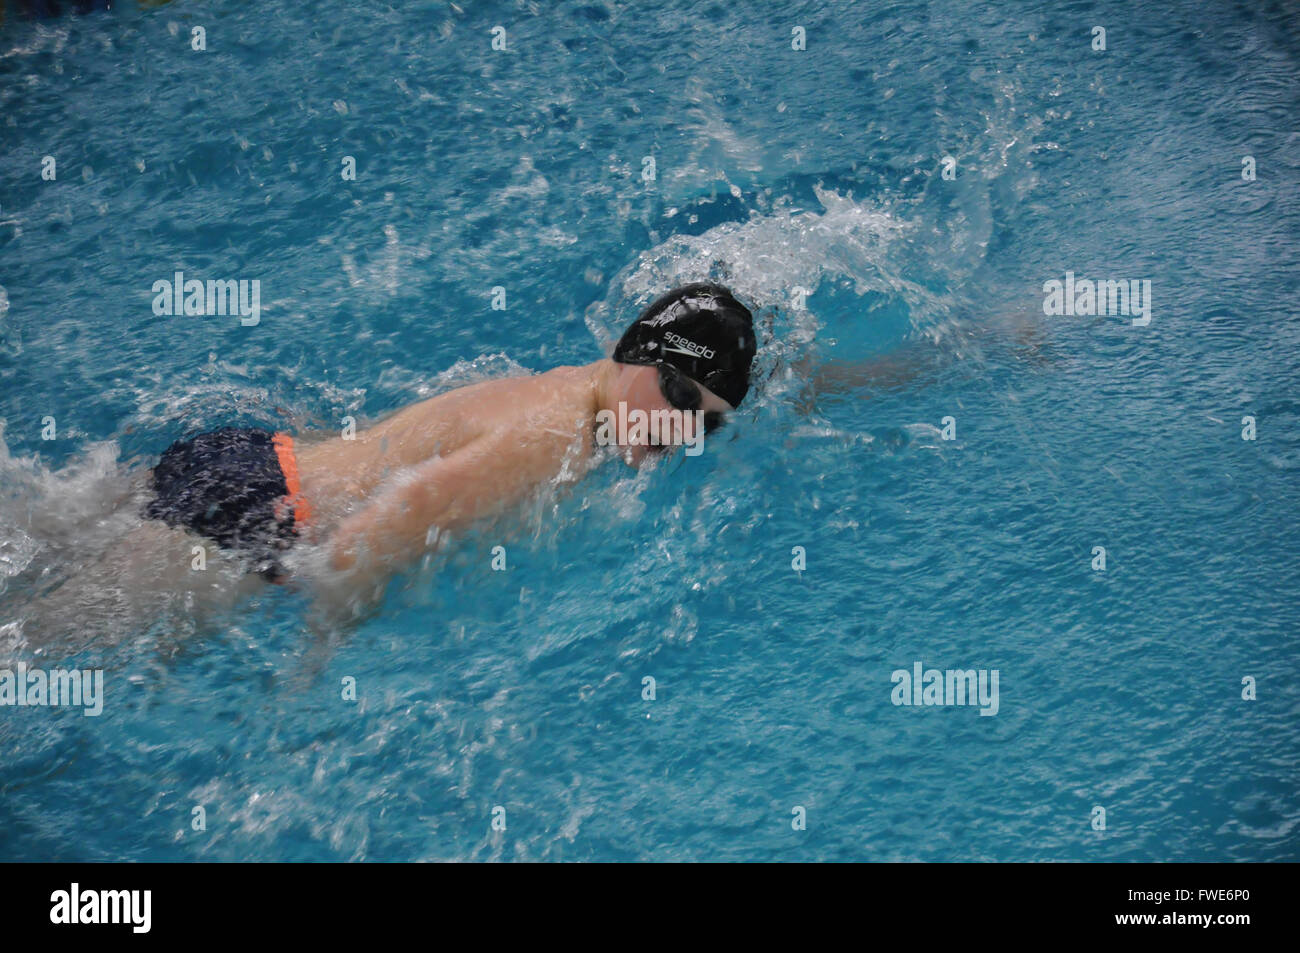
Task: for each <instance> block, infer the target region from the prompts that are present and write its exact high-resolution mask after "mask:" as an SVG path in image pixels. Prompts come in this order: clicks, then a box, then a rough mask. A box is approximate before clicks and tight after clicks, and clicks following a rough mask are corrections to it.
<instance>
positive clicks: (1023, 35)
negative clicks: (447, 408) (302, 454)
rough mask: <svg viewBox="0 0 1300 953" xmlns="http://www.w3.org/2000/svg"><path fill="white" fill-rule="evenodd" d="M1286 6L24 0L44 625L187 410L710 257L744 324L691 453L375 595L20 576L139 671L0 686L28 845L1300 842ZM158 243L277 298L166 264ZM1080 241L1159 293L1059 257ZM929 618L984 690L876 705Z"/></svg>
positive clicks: (4, 486) (387, 401) (342, 386)
mask: <svg viewBox="0 0 1300 953" xmlns="http://www.w3.org/2000/svg"><path fill="white" fill-rule="evenodd" d="M1298 20H1300V18H1297V17H1296V15H1295V12H1294V8H1290V7H1289V6H1288V4H1286V3H1262V4H1261V3H1245V2H1243V3H1228V2H1224V3H1204V2H1196V3H1190V2H1189V3H1159V4H1155V3H1153V4H1135V3H1114V4H1091V3H1076V2H1061V0H1052V2H1021V3H1010V4H1005V5H1003V4H986V3H975V2H961V0H942V2H934V3H922V2H913V0H908V2H901V3H891V4H866V3H863V4H856V3H850V2H845V0H837V2H805V3H797V2H796V3H790V4H787V3H775V2H772V3H754V4H730V3H726V4H724V3H711V2H696V0H674V2H656V3H649V2H645V3H639V2H629V3H615V2H609V0H596V2H589V3H572V2H564V3H553V4H552V3H546V4H533V3H525V2H510V3H507V2H477V0H469V2H462V3H460V4H459V5H452V4H450V3H446V2H412V3H394V4H381V3H371V2H358V3H348V4H342V3H325V2H319V3H306V2H297V3H295V2H290V0H267V2H261V3H256V4H254V3H241V2H236V0H212V2H209V0H177V2H174V3H171V4H166V5H161V6H158V7H155V8H151V9H144V10H137V9H134V8H128V9H121V10H118V9H115V10H113V11H111V12H95V13H89V14H86V15H81V16H77V15H72V14H62V15H58V16H53V17H47V18H44V19H35V18H31V17H27V16H22V15H19V13H18V9H17V5H15V4H14V3H12V2H11V3H10V4H9V8H8V11H7V14H6V16H5V18H4V21H3V25H0V143H2V145H0V419H2V421H3V430H2V431H0V436H2V438H3V442H2V443H0V587H3V589H2V590H0V591H3V592H4V593H5V594H0V625H4V624H6V623H10V624H11V625H10V632H11V633H14V632H17V631H18V629H17V627H15V626H14V625H13V623H19V622H21V621H22V620H23V618H24V613H26V612H27V611H28V610H27V609H26V608H25V606H27V604H28V603H27V601H26V600H27V596H28V595H30V593H32V592H33V591H35V590H36V589H39V588H40V586H41V585H42V581H43V580H48V579H52V578H55V577H56V576H58V575H59V573H60V572H68V571H70V570H69V567H70V566H81V565H82V564H83V563H85V562H88V561H94V560H95V559H96V558H97V557H96V555H95V554H96V553H97V552H99V551H100V550H102V548H103V547H104V546H106V545H107V544H108V543H109V542H111V540H112V538H114V537H115V536H116V535H118V534H119V533H120V532H121V531H122V529H123V527H124V526H125V525H127V523H126V522H124V521H127V522H129V520H131V519H134V517H133V516H131V515H130V512H131V511H130V510H129V508H126V509H123V508H122V507H121V506H119V505H118V503H119V502H120V499H119V497H120V495H121V494H120V493H118V491H117V490H115V489H114V488H120V487H121V486H122V485H123V481H124V480H129V479H130V477H131V475H133V474H134V475H136V476H138V475H139V474H140V473H141V472H143V469H144V468H146V467H148V466H149V465H151V464H152V463H153V462H154V461H156V459H157V455H158V454H159V453H160V452H161V451H162V449H163V448H164V447H166V446H167V445H168V443H170V441H171V440H173V439H175V438H176V437H178V436H180V435H181V434H183V433H186V432H190V431H193V430H196V429H201V428H205V427H215V426H222V425H229V424H249V425H259V426H267V427H275V428H280V429H288V430H292V431H295V432H301V431H304V430H310V429H334V428H337V427H339V426H340V423H339V421H340V420H342V418H344V417H347V416H352V417H355V418H356V419H357V420H358V421H360V422H362V423H363V424H364V423H365V422H368V421H373V420H375V419H378V418H380V417H382V416H383V415H384V414H385V413H387V412H389V411H391V410H393V409H395V408H397V407H400V406H402V405H405V404H407V403H410V402H412V401H414V400H418V399H420V398H422V397H426V396H430V395H432V394H435V393H439V392H441V391H444V390H446V389H448V388H451V387H454V386H456V385H458V384H462V383H465V382H468V381H472V380H479V379H483V378H487V377H495V376H501V375H505V374H517V373H532V372H538V371H542V370H545V369H548V368H550V367H553V366H556V365H558V364H565V363H569V364H576V363H586V362H589V361H593V360H596V359H597V358H599V357H601V356H603V355H604V354H605V353H606V349H607V348H608V346H609V345H610V344H611V343H612V342H613V340H615V338H616V336H617V334H618V333H620V331H621V330H622V328H623V327H624V326H625V325H626V324H627V323H628V322H629V321H630V320H631V319H632V318H634V317H635V316H636V314H637V312H638V310H639V309H640V308H641V307H644V305H645V304H646V303H647V302H648V301H649V300H651V299H652V298H653V297H655V296H656V295H658V294H659V293H661V292H662V291H665V290H667V289H668V288H670V287H672V286H673V285H674V284H677V283H680V282H682V281H685V280H692V279H699V278H705V277H710V278H714V279H718V280H722V281H725V282H726V283H727V284H728V285H730V286H731V287H732V288H733V289H734V290H735V291H736V293H737V294H738V295H740V296H741V297H742V298H743V299H744V300H746V301H748V302H750V303H751V304H752V305H753V307H754V309H755V311H756V314H757V315H758V320H759V324H760V327H761V329H762V331H761V335H760V338H761V340H762V348H761V350H760V354H759V359H758V365H759V373H760V376H761V383H759V384H758V385H757V386H756V388H755V389H754V390H753V391H751V395H750V397H749V399H748V400H747V402H746V404H745V406H744V407H743V408H742V411H741V412H740V413H738V414H737V415H735V416H734V418H733V420H732V422H731V424H730V425H729V427H728V428H727V429H726V431H725V434H726V437H725V439H719V440H716V441H713V442H711V443H710V444H709V446H708V449H707V451H706V452H705V453H704V454H703V455H702V456H700V457H696V458H685V459H683V458H681V457H678V458H677V459H675V460H674V461H671V462H669V463H668V464H666V465H664V466H661V467H658V468H656V469H647V470H644V471H640V472H635V471H632V470H630V469H627V468H624V467H621V465H618V464H613V465H610V466H607V467H604V468H602V469H601V470H599V471H597V472H596V473H595V474H594V475H593V476H591V477H590V478H588V479H587V480H586V481H585V482H583V483H582V484H581V485H579V486H578V487H577V488H576V489H575V490H572V491H570V492H567V493H543V494H542V495H541V496H540V497H538V498H537V500H536V501H534V502H533V503H531V504H530V505H529V506H528V507H527V511H526V512H525V513H524V514H522V516H521V518H520V519H519V520H518V521H517V522H516V524H515V525H513V526H510V527H506V526H502V525H493V526H492V527H489V528H485V529H484V530H482V531H481V532H478V533H474V534H470V535H468V536H467V537H466V538H464V539H461V540H458V541H456V545H454V546H452V547H450V548H449V549H447V550H445V551H443V552H441V553H439V554H436V558H431V559H430V560H427V561H426V563H425V564H424V565H422V566H419V567H416V568H414V569H412V571H411V572H410V573H408V574H407V575H405V576H404V577H403V578H402V579H400V580H397V581H396V582H394V584H393V585H392V586H391V587H390V588H389V590H388V593H387V596H386V598H385V600H384V602H383V604H382V606H381V607H380V608H379V609H378V610H377V611H376V612H374V613H373V614H371V615H369V616H368V617H367V618H365V619H364V620H363V621H361V622H360V623H358V624H357V625H356V626H354V627H353V628H352V629H351V630H350V631H348V632H346V633H341V634H340V633H336V634H335V635H334V636H333V637H331V638H329V639H324V640H323V639H322V638H321V637H320V636H319V635H318V634H313V632H312V631H311V628H310V625H309V618H308V614H309V608H308V606H307V603H306V599H305V596H304V595H303V594H302V593H301V592H298V591H294V590H292V589H286V588H284V587H272V586H266V587H263V588H261V589H256V590H254V594H253V596H252V597H251V598H250V599H249V600H247V601H246V602H245V603H243V604H241V605H240V606H239V608H238V609H237V610H236V611H235V612H234V613H233V615H231V616H230V617H229V618H227V619H224V620H223V621H222V623H221V624H220V625H219V626H216V627H205V626H203V625H200V624H199V623H197V622H195V621H194V620H193V619H191V617H190V615H189V614H188V613H187V611H186V607H185V606H184V605H181V604H177V605H175V606H173V607H172V611H170V612H169V613H164V614H161V615H159V616H158V617H157V618H155V619H153V620H152V623H151V624H137V623H132V624H130V625H127V624H125V623H124V622H123V621H122V619H118V618H105V619H98V618H91V619H87V620H86V622H85V625H84V626H83V631H82V632H80V633H79V634H80V635H81V636H84V637H85V639H87V640H89V641H90V642H91V643H92V645H91V647H90V648H88V649H85V650H83V651H82V652H80V653H78V654H75V655H74V656H71V657H69V658H67V659H65V658H63V657H50V656H49V654H48V652H46V653H41V652H39V651H38V650H37V647H35V646H32V645H30V644H28V643H25V642H24V641H23V640H22V638H21V637H19V636H17V635H13V634H11V635H10V637H9V639H8V641H4V642H0V646H3V648H4V659H3V661H0V667H4V666H12V665H13V664H15V663H16V662H17V661H20V660H25V661H26V662H27V663H29V664H33V665H35V664H45V665H49V666H54V665H58V664H62V663H64V662H67V663H68V664H73V663H75V664H78V665H82V666H87V667H89V666H102V667H103V669H104V671H105V676H104V677H105V686H106V689H105V691H106V698H105V705H104V712H103V714H102V715H101V716H99V717H85V716H83V715H82V714H81V713H80V712H79V711H75V710H74V711H69V710H59V709H51V708H12V707H6V708H0V859H4V860H200V861H227V860H229V861H234V860H493V859H502V860H591V861H611V860H890V861H893V860H927V861H935V860H1013V861H1024V860H1068V861H1090V860H1107V861H1115V860H1120V861H1131V860H1171V861H1172V860H1196V861H1200V860H1297V859H1300V793H1298V792H1300V644H1298V643H1300V603H1298V602H1297V585H1298V584H1300V545H1298V544H1297V540H1296V510H1297V506H1298V505H1300V485H1298V480H1297V477H1298V476H1300V396H1298V394H1297V385H1298V383H1300V380H1298V378H1300V375H1298V374H1297V358H1296V355H1297V352H1298V351H1300V317H1298V316H1297V308H1296V301H1297V300H1298V296H1300V267H1298V266H1300V188H1297V185H1298V184H1300V27H1298V25H1297V24H1298ZM497 26H501V27H503V28H504V31H505V32H504V37H505V49H504V50H494V49H493V39H494V33H493V28H494V27H497ZM1096 26H1102V27H1104V28H1105V31H1106V39H1105V49H1104V50H1103V49H1094V45H1095V38H1094V30H1093V28H1094V27H1096ZM196 27H202V28H203V35H204V44H205V45H206V49H204V50H202V51H200V50H195V49H194V48H193V43H194V39H193V38H194V32H193V31H194V29H195V28H196ZM796 27H802V28H803V31H804V36H806V49H801V50H800V49H793V48H792V46H798V45H799V43H798V40H799V35H798V34H797V32H795V28H796ZM47 156H50V157H53V158H54V159H55V169H56V174H55V178H54V179H53V180H48V179H46V178H43V177H42V171H43V168H45V164H44V160H45V157H47ZM348 156H350V157H352V158H353V159H354V160H355V164H356V169H357V175H356V178H355V181H352V180H345V179H344V178H343V176H342V174H341V172H342V169H343V167H344V157H348ZM945 157H950V158H951V160H952V161H951V162H948V163H945ZM1246 157H1250V159H1251V160H1253V162H1250V163H1247V162H1244V160H1245V158H1246ZM648 159H649V160H652V163H653V177H652V178H650V177H649V170H650V169H651V165H650V163H648V162H647V160H648ZM1250 166H1253V169H1254V177H1253V179H1251V178H1249V176H1248V175H1247V176H1243V172H1247V171H1248V167H1250ZM945 168H947V169H948V170H949V171H950V177H945V175H944V171H945ZM176 271H183V272H185V273H186V274H187V276H194V277H200V278H223V279H224V278H229V279H236V280H238V279H248V280H252V279H256V280H258V281H259V282H260V287H261V310H260V319H259V321H258V323H257V324H256V325H251V326H246V325H244V324H242V323H241V321H240V320H239V318H238V317H231V316H213V317H198V316H190V317H185V316H170V317H167V316H162V317H160V316H157V315H155V314H154V312H153V309H152V302H153V298H154V295H153V293H152V291H151V288H152V286H153V283H154V282H155V281H157V280H159V279H170V278H171V277H172V275H173V274H174V272H176ZM1067 272H1069V273H1071V274H1073V275H1074V276H1076V277H1078V278H1088V279H1092V280H1107V279H1109V280H1116V281H1120V280H1122V281H1124V282H1126V283H1127V282H1129V281H1138V282H1139V283H1140V282H1143V281H1148V282H1150V285H1149V288H1150V297H1149V304H1150V313H1149V317H1150V320H1149V323H1146V324H1135V323H1134V321H1133V319H1132V318H1131V317H1129V316H1124V315H1097V316H1093V315H1081V314H1073V315H1071V314H1062V315H1051V316H1049V315H1046V314H1044V299H1045V296H1046V295H1045V290H1044V285H1045V283H1047V282H1050V281H1053V280H1058V281H1062V282H1063V281H1064V280H1065V278H1066V273H1067ZM498 287H500V288H504V289H505V295H506V305H507V306H506V308H505V310H493V308H492V298H493V290H492V289H494V288H498ZM1139 287H1141V285H1140V284H1139ZM46 418H53V420H54V421H55V422H56V425H57V435H56V437H55V439H52V440H50V439H43V429H44V427H45V424H44V422H45V420H46ZM945 418H950V420H945ZM1245 418H1251V420H1252V421H1253V427H1254V433H1253V436H1254V439H1243V433H1244V432H1247V431H1248V428H1249V427H1250V426H1252V424H1249V423H1247V422H1246V421H1245ZM948 438H951V439H948ZM115 493H117V496H114V494H115ZM498 545H502V546H505V547H506V550H507V553H508V560H507V566H508V568H507V569H506V570H505V571H503V572H497V571H493V570H492V569H491V560H492V549H493V547H495V546H498ZM796 547H801V548H802V549H801V551H800V552H801V555H799V554H797V553H796ZM1098 547H1102V548H1104V550H1105V568H1104V570H1102V569H1100V567H1099V563H1098V556H1097V548H1098ZM800 560H801V561H800ZM795 565H799V566H800V567H802V568H800V569H798V570H796V569H795V568H793V567H794V566H795ZM115 626H116V628H115ZM42 659H43V661H42ZM918 662H919V663H922V665H923V667H924V668H936V669H962V670H965V669H976V670H987V671H992V670H997V672H998V673H999V683H998V684H999V696H998V706H997V712H996V714H995V715H992V716H989V717H985V716H981V714H980V712H979V710H978V709H977V708H976V707H970V706H966V707H962V706H945V707H937V706H924V705H922V706H920V707H916V706H908V705H896V704H894V700H893V695H894V681H893V679H892V675H893V673H894V672H895V671H896V670H905V671H908V672H910V671H911V670H912V668H913V666H914V664H915V663H918ZM346 678H353V679H355V680H356V685H357V699H356V700H355V701H351V700H344V699H343V698H342V697H341V696H342V692H341V685H342V684H343V680H344V679H346ZM646 678H652V679H653V680H654V686H655V692H654V695H655V697H654V698H653V700H647V699H646V698H645V697H643V696H644V694H645V693H646V689H645V685H646V684H647V683H646V682H645V681H644V680H645V679H646ZM1243 680H1253V684H1254V692H1255V695H1256V697H1255V698H1254V700H1246V699H1243V692H1246V693H1247V694H1249V692H1248V691H1247V687H1246V686H1245V685H1244V683H1243ZM200 806H201V807H202V808H203V809H204V813H205V816H206V830H201V831H200V830H195V829H194V822H193V819H194V809H195V808H196V807H200ZM498 808H504V817H505V818H506V829H505V830H494V829H493V823H492V822H493V818H494V812H496V814H495V816H501V812H500V811H496V809H498ZM797 808H802V809H803V812H804V814H805V815H806V829H803V830H799V829H795V828H796V827H797V826H798V825H796V824H793V823H792V821H794V820H795V819H796V816H797V813H798V812H797V811H796V809H797ZM1098 808H1101V809H1104V812H1105V829H1104V830H1099V829H1097V821H1096V818H1097V817H1098V815H1097V812H1096V809H1098Z"/></svg>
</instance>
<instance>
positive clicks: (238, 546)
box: [144, 427, 308, 580]
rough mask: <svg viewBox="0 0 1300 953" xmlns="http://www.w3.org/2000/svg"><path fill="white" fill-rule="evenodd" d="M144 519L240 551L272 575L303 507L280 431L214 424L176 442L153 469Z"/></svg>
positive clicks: (289, 446) (278, 572)
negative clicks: (178, 528)
mask: <svg viewBox="0 0 1300 953" xmlns="http://www.w3.org/2000/svg"><path fill="white" fill-rule="evenodd" d="M152 481H153V484H152V485H153V494H154V496H153V499H152V500H150V501H149V503H148V504H147V505H146V506H145V510H144V514H145V516H147V517H148V518H149V519H156V520H162V521H163V522H165V523H167V524H168V525H169V526H182V527H184V528H185V529H188V530H191V531H193V532H195V533H197V534H199V535H200V536H205V537H207V538H208V539H211V540H213V541H214V542H215V543H216V544H217V545H218V546H220V547H221V548H222V549H228V550H232V551H235V552H238V553H240V554H242V555H245V556H247V557H248V558H249V560H250V562H251V566H250V569H251V570H252V571H254V572H258V573H261V574H262V575H265V576H267V577H268V578H270V579H272V580H276V579H280V578H282V577H283V576H284V575H285V572H284V570H283V567H281V565H280V564H279V561H278V559H277V556H278V555H280V554H282V553H283V551H284V550H286V549H288V548H289V547H290V546H291V545H292V544H293V540H294V538H295V537H296V536H297V534H298V529H299V528H300V526H301V524H303V523H305V522H306V519H307V515H308V508H307V504H306V500H305V499H303V496H302V492H301V490H300V488H299V485H298V464H297V459H296V457H295V455H294V449H293V438H292V437H290V436H289V435H288V434H282V433H271V432H270V431H266V430H257V429H253V428H241V427H222V428H220V429H218V430H211V431H208V432H206V433H201V434H198V435H197V436H194V437H188V438H185V439H182V440H177V441H176V442H175V443H173V444H172V445H171V446H170V447H168V448H167V449H166V450H165V451H164V452H163V455H162V459H161V460H159V461H158V465H157V466H156V467H154V468H153V477H152Z"/></svg>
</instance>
